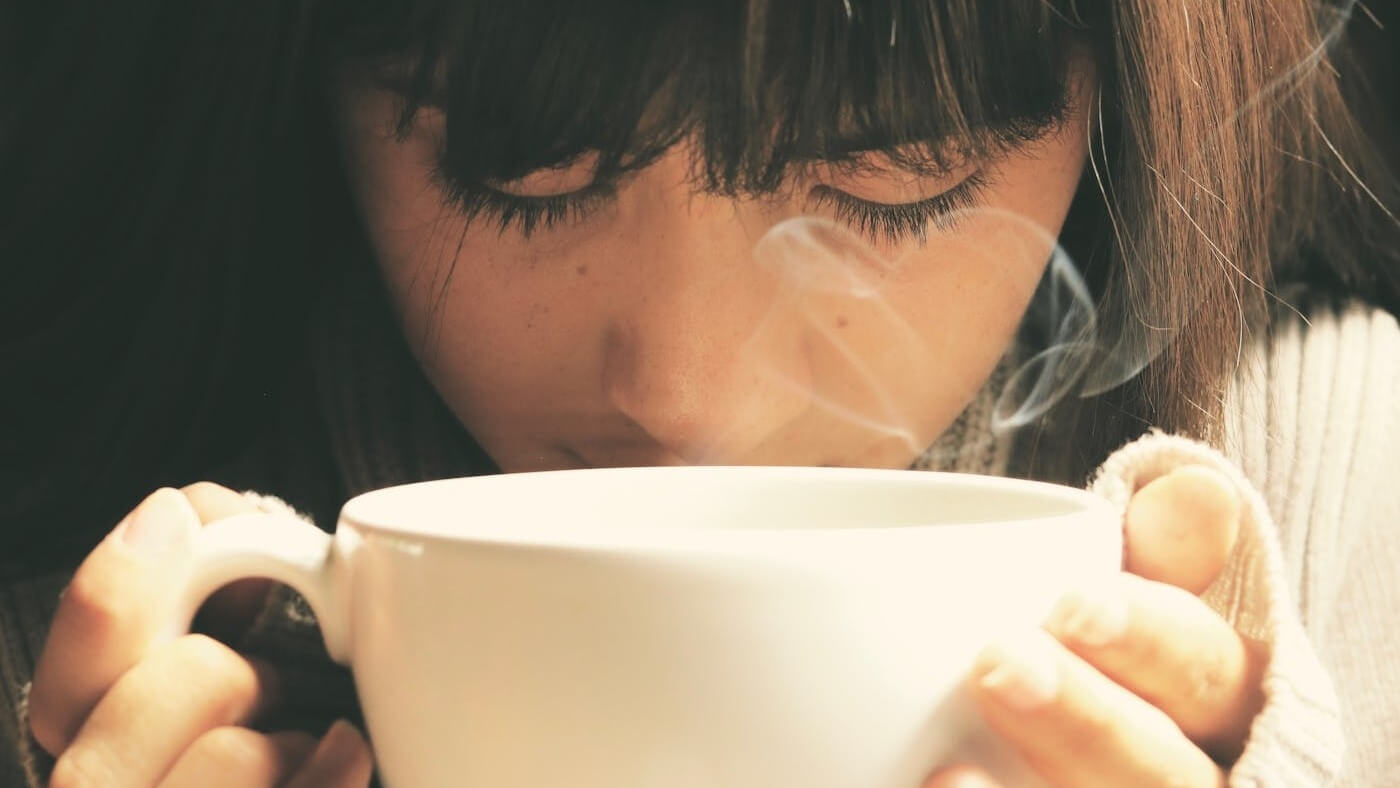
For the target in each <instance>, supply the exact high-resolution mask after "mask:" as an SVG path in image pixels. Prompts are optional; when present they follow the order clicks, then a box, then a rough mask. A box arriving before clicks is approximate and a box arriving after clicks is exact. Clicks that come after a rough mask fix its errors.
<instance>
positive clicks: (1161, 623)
mask: <svg viewBox="0 0 1400 788" xmlns="http://www.w3.org/2000/svg"><path fill="white" fill-rule="evenodd" d="M1045 629H1046V631H1047V632H1049V633H1050V634H1051V635H1054V636H1055V637H1056V638H1058V639H1059V640H1060V641H1061V642H1063V643H1064V644H1065V645H1066V646H1067V647H1068V648H1069V649H1070V650H1071V651H1073V652H1074V653H1075V654H1077V655H1079V656H1080V657H1082V658H1083V659H1084V660H1085V661H1087V662H1088V663H1090V664H1091V665H1094V666H1095V667H1097V668H1098V669H1099V670H1100V671H1102V672H1103V673H1104V675H1106V676H1107V677H1108V678H1110V679H1112V680H1113V681H1115V682H1117V683H1118V684H1121V685H1122V686H1124V687H1126V688H1127V689H1129V690H1131V691H1132V692H1133V693H1135V694H1136V695H1138V696H1139V697H1141V698H1143V699H1144V700H1146V701H1148V702H1149V703H1151V704H1152V705H1154V706H1156V707H1157V708H1159V709H1161V710H1162V711H1164V712H1166V714H1167V716H1168V717H1170V718H1171V719H1172V720H1173V721H1175V722H1176V724H1177V725H1178V726H1179V727H1180V728H1181V730H1182V732H1183V733H1185V734H1186V735H1187V736H1188V737H1189V738H1190V739H1191V740H1192V741H1195V742H1196V743H1197V744H1199V745H1200V746H1201V747H1203V748H1204V749H1205V750H1206V751H1207V752H1209V753H1210V754H1211V755H1213V756H1215V757H1216V758H1217V759H1218V760H1220V761H1221V762H1225V763H1229V762H1233V761H1234V760H1235V759H1236V758H1238V757H1239V754H1240V752H1241V750H1242V749H1243V747H1244V741H1245V739H1246V738H1247V737H1248V735H1249V726H1250V724H1251V722H1252V721H1253V720H1254V717H1255V716H1256V715H1257V714H1258V713H1259V710H1260V709H1262V708H1263V706H1264V692H1263V682H1262V677H1263V674H1264V669H1265V668H1266V667H1267V665H1268V651H1267V649H1266V648H1265V647H1264V646H1263V645H1262V644H1259V643H1256V642H1254V641H1250V640H1247V639H1245V638H1244V637H1243V636H1241V635H1240V634H1239V633H1238V632H1236V631H1235V629H1234V628H1233V627H1231V626H1230V624H1229V623H1228V622H1226V621H1225V620H1224V619H1223V618H1221V617H1220V616H1219V615H1218V614H1217V613H1216V612H1215V611H1213V610H1211V609H1210V608H1209V607H1208V606H1207V605H1206V604H1205V603H1204V602H1202V601H1201V600H1200V598H1199V597H1197V596H1195V595H1193V594H1191V593H1189V592H1187V591H1184V590H1182V589H1180V588H1175V587H1173V586H1169V585H1165V584H1163V583H1154V582H1152V581H1150V580H1144V579H1142V578H1140V577H1136V576H1134V575H1131V574H1127V573H1124V574H1122V575H1120V576H1119V577H1118V578H1116V579H1115V580H1114V581H1113V582H1112V583H1108V584H1105V585H1103V586H1100V587H1095V588H1088V589H1083V590H1080V591H1075V592H1071V593H1070V594H1068V595H1066V596H1065V597H1064V598H1063V599H1062V600H1060V602H1059V603H1058V604H1057V605H1056V606H1055V609H1054V610H1053V611H1051V613H1050V617H1049V618H1048V619H1047V620H1046V623H1045Z"/></svg>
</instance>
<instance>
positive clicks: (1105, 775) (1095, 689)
mask: <svg viewBox="0 0 1400 788" xmlns="http://www.w3.org/2000/svg"><path fill="white" fill-rule="evenodd" d="M972 686H973V692H974V695H975V696H976V698H977V701H978V705H979V706H980V708H981V710H982V714H983V717H984V718H985V719H986V721H987V724H988V725H989V726H990V727H991V728H992V729H993V730H995V731H996V732H997V733H998V734H999V735H1000V736H1001V737H1002V738H1003V739H1005V740H1006V741H1007V742H1008V743H1009V744H1011V745H1012V746H1013V747H1015V748H1016V749H1017V750H1018V751H1019V752H1020V753H1021V754H1022V755H1023V756H1024V757H1025V759H1026V761H1027V763H1029V764H1030V766H1031V767H1032V768H1033V769H1034V770H1035V771H1036V772H1037V773H1039V774H1040V775H1041V776H1042V777H1044V778H1045V779H1046V780H1048V781H1049V782H1050V783H1051V784H1054V785H1074V786H1082V787H1084V788H1089V787H1092V786H1122V785H1132V786H1141V787H1142V788H1152V787H1153V786H1167V785H1171V786H1179V787H1180V788H1219V787H1220V786H1223V785H1224V784H1225V783H1224V779H1225V778H1224V774H1223V773H1222V772H1221V771H1220V767H1219V766H1217V765H1216V764H1215V762H1214V761H1212V760H1211V759H1210V757H1209V756H1208V755H1206V754H1205V753H1204V752H1202V751H1201V750H1200V749H1199V748H1197V747H1196V746H1195V745H1194V744H1192V743H1191V741H1190V740H1189V739H1187V738H1186V736H1185V735H1184V734H1183V733H1182V732H1181V731H1180V730H1179V729H1178V728H1177V727H1176V725H1175V724H1174V723H1173V722H1172V721H1171V719H1169V718H1168V717H1167V716H1166V714H1164V713H1163V712H1162V711H1161V710H1159V709H1157V708H1155V707H1154V706H1152V705H1151V704H1149V703H1147V702H1146V701H1144V700H1143V699H1141V698H1139V697H1137V696H1136V695H1134V694H1132V693H1131V692H1129V691H1128V690H1126V689H1124V688H1123V687H1120V686H1118V685H1117V684H1114V683H1113V682H1112V681H1110V680H1109V679H1107V678H1106V677H1104V675H1103V674H1101V673H1099V672H1098V671H1097V670H1095V669H1094V668H1093V667H1092V666H1090V665H1089V664H1088V663H1086V662H1084V661H1083V660H1082V659H1080V658H1079V657H1077V656H1075V655H1074V654H1072V653H1070V652H1069V651H1068V650H1066V649H1065V648H1064V646H1062V645H1060V644H1059V643H1058V642H1056V641H1055V640H1054V639H1053V638H1051V637H1050V636H1049V635H1048V634H1046V633H1044V632H1034V633H1028V635H1027V636H1026V637H1024V638H1021V639H1018V640H1016V641H1014V642H1008V643H1004V644H1000V645H997V646H993V647H991V648H989V649H988V650H987V651H986V652H984V653H983V654H982V656H981V657H980V658H979V659H978V663H977V666H976V667H975V668H974V670H973V673H972Z"/></svg>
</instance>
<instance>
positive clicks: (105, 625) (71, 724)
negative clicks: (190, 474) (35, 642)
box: [29, 488, 200, 753]
mask: <svg viewBox="0 0 1400 788" xmlns="http://www.w3.org/2000/svg"><path fill="white" fill-rule="evenodd" d="M199 527H200V522H199V515H198V514H197V513H196V512H195V510H194V508H193V507H192V506H191V505H190V502H189V501H188V500H187V499H186V498H185V496H184V495H181V494H180V493H179V491H177V490H173V489H170V488H164V489H160V490H157V491H155V492H154V493H152V494H151V495H150V496H149V497H147V498H146V500H144V501H142V502H141V505H140V506H137V507H136V509H135V510H134V511H132V513H131V514H129V515H127V517H126V518H125V519H124V520H122V522H121V523H120V524H119V525H118V526H117V527H116V528H115V529H113V531H112V533H111V534H109V535H108V536H107V538H105V539H103V540H102V542H101V543H100V544H98V546H97V547H96V548H95V549H94V550H93V551H92V552H91V553H90V554H88V557H87V558H86V559H85V560H84V561H83V563H82V565H81V566H79V567H78V571H77V572H76V573H75V574H74V575H73V580H72V581H71V582H70V583H69V585H68V588H67V589H66V590H65V591H64V592H63V597H62V598H61V599H60V600H59V603H58V609H57V611H55V613H54V618H53V622H52V624H51V625H50V627H49V635H48V640H47V641H46V643H45V644H44V651H43V654H42V656H41V657H40V659H39V664H38V665H37V666H36V667H35V671H34V683H33V687H32V689H31V690H30V695H29V713H30V724H31V727H32V729H33V732H34V735H35V738H36V739H37V740H38V741H39V743H40V744H41V745H43V746H44V748H45V749H46V750H48V751H49V752H51V753H56V752H59V751H61V750H63V749H64V748H65V747H66V746H67V744H68V742H69V741H71V739H72V737H73V735H75V734H76V733H77V730H78V727H79V726H80V725H81V724H82V722H83V720H84V719H85V718H86V717H87V714H88V712H89V711H90V710H91V709H92V707H93V706H94V705H95V704H96V703H97V701H98V700H99V699H100V698H101V697H102V695H103V694H105V693H106V692H107V689H108V688H109V687H110V686H111V685H112V683H113V682H115V681H116V680H117V678H119V677H120V676H121V675H122V674H123V673H125V672H126V671H127V669H128V668H130V667H131V666H132V665H134V664H136V662H138V661H139V660H140V659H141V658H142V657H144V656H145V655H146V652H147V651H148V650H149V649H150V648H151V646H152V645H153V644H154V643H155V642H156V641H157V640H158V639H159V638H160V637H161V636H162V635H163V634H164V633H166V632H167V631H168V630H169V627H170V621H169V619H170V616H171V613H172V609H171V608H172V606H173V604H174V601H175V598H176V595H177V594H178V593H179V592H180V587H181V585H182V583H183V580H184V577H185V573H186V572H187V571H188V569H189V566H190V560H191V556H192V540H193V539H194V535H195V533H196V532H197V530H198V529H199Z"/></svg>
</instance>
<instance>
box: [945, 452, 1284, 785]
mask: <svg viewBox="0 0 1400 788" xmlns="http://www.w3.org/2000/svg"><path fill="white" fill-rule="evenodd" d="M1239 516H1240V504H1239V500H1238V498H1237V497H1236V494H1235V492H1234V489H1233V486H1232V485H1231V483H1230V482H1229V481H1228V480H1226V479H1225V478H1223V477H1221V476H1220V475H1219V474H1217V473H1215V472H1214V471H1211V470H1209V469H1206V468H1201V467H1186V468H1181V469H1178V470H1176V471H1174V472H1172V473H1169V474H1167V475H1165V476H1163V477H1161V478H1159V479H1156V480H1154V481H1153V482H1152V483H1150V484H1148V485H1146V486H1144V487H1143V488H1142V489H1141V490H1139V491H1138V492H1137V493H1136V494H1135V495H1134V496H1133V499H1132V501H1131V502H1130V503H1129V505H1128V511H1127V514H1126V517H1125V523H1124V537H1125V540H1126V548H1127V549H1126V554H1127V555H1126V558H1127V560H1126V566H1127V569H1128V570H1129V571H1128V572H1124V573H1122V574H1121V575H1119V576H1118V577H1117V578H1115V579H1114V581H1113V582H1111V583H1109V584H1108V585H1107V586H1105V587H1099V588H1088V589H1083V590H1080V591H1077V592H1074V593H1072V594H1070V595H1068V596H1067V597H1065V598H1064V599H1062V600H1061V601H1060V602H1059V604H1058V605H1057V606H1056V608H1055V610H1054V612H1052V613H1051V615H1050V617H1049V619H1048V620H1047V621H1046V623H1045V625H1044V628H1043V630H1038V631H1035V632H1028V633H1026V636H1025V637H1024V638H1022V639H1020V640H1017V641H1016V642H1011V643H1002V644H998V645H995V646H993V647H991V648H989V649H988V650H987V651H986V652H984V653H983V654H982V656H981V657H980V658H979V659H978V662H977V665H976V667H975V668H974V669H973V672H972V677H971V681H972V687H973V693H974V695H975V697H976V698H977V702H978V705H979V707H980V708H981V711H982V714H983V716H984V717H985V719H986V720H987V723H988V725H989V726H990V727H991V728H992V729H993V730H995V731H996V732H997V734H998V735H1000V736H1001V737H1002V738H1003V739H1005V740H1006V741H1007V742H1009V743H1010V744H1011V745H1012V746H1013V747H1015V748H1016V749H1017V750H1018V751H1019V752H1020V753H1021V754H1022V756H1023V757H1024V758H1025V759H1026V761H1027V762H1028V763H1029V764H1030V765H1031V767H1032V768H1033V769H1034V770H1035V771H1036V772H1037V773H1038V774H1039V775H1040V776H1041V777H1042V778H1044V779H1045V780H1046V781H1047V782H1049V783H1050V784H1052V785H1057V786H1075V787H1076V788H1078V787H1079V786H1100V785H1102V786H1110V785H1111V786H1122V785H1132V786H1167V785H1171V786H1186V787H1187V788H1196V787H1197V786H1211V787H1214V786H1222V785H1224V784H1225V772H1224V770H1223V768H1222V766H1221V765H1222V764H1225V765H1228V764H1230V763H1233V762H1234V760H1235V759H1237V758H1238V757H1239V755H1240V753H1241V751H1242V750H1243V748H1244V742H1245V739H1246V737H1247V735H1248V733H1249V727H1250V724H1251V722H1252V721H1253V719H1254V717H1255V716H1256V715H1257V714H1258V713H1259V710H1260V709H1261V708H1262V707H1263V703H1264V699H1263V689H1262V686H1261V679H1262V675H1263V672H1264V667H1265V665H1266V664H1267V660H1268V653H1267V651H1266V649H1265V647H1264V646H1263V645H1262V644H1259V643H1256V642H1252V641H1250V640H1248V639H1246V638H1244V637H1243V636H1241V635H1240V634H1239V633H1238V632H1236V631H1235V630H1234V629H1233V628H1232V627H1231V626H1230V625H1229V624H1228V623H1226V621H1225V620H1224V619H1222V618H1221V617H1220V616H1219V615H1217V614H1216V613H1215V612H1214V611H1212V610H1211V609H1210V608H1209V607H1207V606H1206V604H1205V603H1204V602H1202V601H1201V600H1200V599H1199V598H1198V597H1197V596H1196V594H1197V593H1199V592H1201V591H1203V590H1205V588H1206V587H1207V586H1209V585H1210V583H1211V582H1212V581H1213V580H1214V578H1215V577H1216V576H1217V575H1218V574H1219V572H1220V570H1221V568H1223V566H1224V564H1225V560H1226V559H1227V558H1228V556H1229V554H1230V551H1231V550H1232V549H1233V547H1234V542H1235V539H1236V536H1237V535H1238V533H1239ZM995 784H996V783H995V782H994V781H993V780H992V779H991V778H990V777H989V776H988V775H986V774H985V773H984V772H982V771H980V770H978V769H975V768H973V767H969V766H956V767H953V768H950V769H944V770H941V771H939V772H938V773H937V774H935V775H933V776H932V777H930V778H929V780H928V782H927V783H925V788H952V787H953V786H962V787H963V788H972V787H973V786H993V785H995Z"/></svg>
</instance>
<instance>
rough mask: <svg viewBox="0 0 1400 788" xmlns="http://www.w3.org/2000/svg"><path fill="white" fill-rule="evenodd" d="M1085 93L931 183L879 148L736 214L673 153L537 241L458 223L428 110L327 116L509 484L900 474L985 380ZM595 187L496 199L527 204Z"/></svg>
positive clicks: (378, 232)
mask: <svg viewBox="0 0 1400 788" xmlns="http://www.w3.org/2000/svg"><path fill="white" fill-rule="evenodd" d="M1077 82H1078V84H1079V89H1078V90H1077V95H1078V100H1076V101H1074V102H1073V107H1072V110H1071V113H1070V115H1069V117H1068V119H1067V121H1066V122H1065V123H1064V124H1062V125H1061V126H1060V127H1058V128H1057V129H1055V130H1053V131H1052V132H1051V133H1050V134H1049V135H1048V136H1046V137H1044V138H1043V139H1040V140H1038V141H1036V142H1033V143H1028V144H1027V145H1025V146H1024V147H1023V148H1022V149H1019V150H1016V151H1013V152H1012V153H1010V154H1008V155H1006V156H1004V157H1002V158H1000V159H999V160H996V161H989V162H979V163H969V164H967V165H966V166H964V167H962V168H960V169H957V170H956V171H953V172H949V173H947V174H946V175H941V176H936V177H928V176H918V175H915V174H912V173H908V172H904V171H901V170H900V169H898V168H897V167H895V166H893V165H892V164H891V163H890V162H889V161H888V160H887V159H886V158H884V157H882V156H879V155H871V156H869V157H866V159H865V160H864V161H863V162H862V163H863V164H864V165H866V166H865V167H863V168H861V169H860V170H859V171H849V170H837V169H835V168H832V167H824V166H822V165H820V164H814V165H813V166H811V167H808V168H805V169H804V171H802V172H800V173H796V174H795V175H794V176H793V177H792V178H791V179H790V183H788V184H787V185H786V186H785V187H784V189H783V190H781V192H780V193H779V194H775V195H768V196H765V197H762V198H752V199H743V198H741V199H734V198H729V197H723V196H717V195H714V194H710V193H706V192H704V191H702V190H699V189H697V188H696V187H695V185H694V183H693V180H692V179H691V178H690V177H689V175H690V172H691V163H692V155H691V154H692V152H691V150H690V148H689V146H688V145H686V144H685V143H684V142H683V143H681V144H680V145H678V146H676V147H675V148H673V149H671V150H670V151H668V152H667V153H666V154H665V155H664V156H662V157H661V158H660V159H658V160H656V161H655V162H654V163H653V164H652V165H651V166H649V167H647V168H646V169H643V170H641V171H639V172H636V173H633V174H632V175H630V176H629V177H628V178H627V179H626V180H624V181H623V182H621V183H619V184H618V185H617V188H616V190H615V195H614V196H611V197H604V198H602V199H597V200H592V201H590V202H589V203H587V204H586V205H577V206H574V207H571V208H570V209H568V210H567V211H565V212H564V215H562V216H556V218H557V219H558V221H555V222H553V223H550V224H549V226H547V227H546V226H544V225H545V224H546V223H545V222H544V221H542V220H541V221H539V222H536V223H535V226H534V227H533V231H532V232H530V233H528V234H527V233H526V232H525V231H524V228H523V227H522V226H521V224H520V223H519V222H518V221H516V222H512V223H510V224H509V225H508V226H506V227H505V228H504V229H502V222H501V221H500V219H501V217H500V216H499V215H478V216H476V218H475V219H474V220H472V221H468V219H467V216H466V215H465V214H464V213H463V211H461V210H460V209H458V208H456V207H454V205H453V204H452V203H451V201H450V200H449V198H448V196H447V195H446V194H445V192H444V189H443V188H442V187H441V186H440V185H439V184H438V182H437V181H436V179H435V178H434V177H433V167H434V163H435V161H436V156H437V152H438V150H439V146H440V144H441V134H442V118H441V117H440V116H438V115H436V114H435V112H434V111H432V110H425V111H423V112H422V113H421V114H420V116H419V117H418V118H417V122H416V125H415V129H414V131H413V133H412V135H411V136H409V137H408V138H407V139H404V140H396V139H395V138H394V136H393V134H392V133H391V132H390V129H392V127H393V124H394V120H395V118H396V113H397V111H398V103H397V101H396V99H395V97H394V96H393V95H392V94H391V93H388V92H387V91H379V90H373V89H366V88H347V89H346V90H345V92H344V94H343V98H344V102H343V112H342V120H343V129H344V136H345V142H346V150H347V157H348V162H349V166H350V167H351V172H352V180H353V181H354V185H355V189H356V193H357V196H358V200H359V202H360V206H361V209H362V211H363V214H364V217H365V220H366V224H367V226H368V229H369V232H370V235H371V240H372V242H373V244H374V247H375V250H376V252H377V254H378V260H379V263H380V267H381V270H382V272H383V277H384V280H385V282H386V283H387V285H388V289H389V292H390V294H391V296H392V299H393V303H394V305H395V307H396V309H397V311H398V313H399V315H400V318H401V320H402V323H403V328H404V332H405V336H406V337H407V338H408V340H409V344H410V346H411V347H412V348H413V351H414V353H415V354H416V355H417V357H418V359H419V361H420V363H421V364H422V366H423V368H424V369H425V371H426V373H427V375H428V377H429V379H430V380H432V382H433V384H434V385H435V386H436V387H437V389H438V391H439V392H440V393H441V395H442V397H443V399H444V400H445V401H446V402H447V404H448V405H449V407H450V408H451V409H452V410H453V412H454V413H455V414H456V415H457V418H458V419H459V420H460V421H461V422H462V424H463V425H465V426H466V428H467V429H468V430H469V431H470V432H471V433H472V435H473V436H475V437H476V439H477V440H478V441H479V442H480V443H481V445H482V446H483V448H485V450H486V451H487V452H488V453H490V455H491V456H492V458H493V459H494V460H495V461H496V462H497V463H498V465H499V466H500V467H501V468H502V470H505V471H525V470H544V469H555V468H576V467H586V466H618V465H662V464H676V463H703V464H773V465H778V464H781V465H845V466H869V467H901V466H905V465H907V464H908V463H909V462H910V461H911V460H912V459H913V458H914V457H915V456H916V455H917V454H918V453H919V452H920V451H921V450H922V449H923V448H924V447H925V446H927V445H928V444H929V443H931V442H932V441H933V439H934V438H936V437H937V435H938V434H939V433H940V432H942V430H943V429H945V428H946V427H947V426H948V425H949V424H950V423H951V422H952V420H953V419H954V418H956V416H957V415H958V413H959V412H960V411H961V409H962V408H963V407H964V406H965V405H966V403H967V402H968V401H969V399H970V398H971V397H972V395H973V394H974V393H975V392H976V390H977V389H978V388H979V387H980V386H981V385H982V383H983V382H984V381H985V380H986V378H987V376H988V375H989V374H990V373H991V371H992V369H993V368H994V367H995V366H996V364H997V362H998V360H999V359H1000V358H1001V356H1002V354H1003V353H1004V352H1005V350H1006V348H1007V346H1008V344H1009V343H1010V341H1011V339H1012V336H1013V333H1014V332H1015V330H1016V328H1017V326H1018V324H1019V322H1020V319H1021V315H1022V312H1023V311H1024V309H1025V307H1026V305H1027V303H1028V301H1029V299H1030V296H1031V294H1032V292H1033V290H1034V288H1035V285H1036V283H1037V282H1038V280H1039V278H1040V276H1041V273H1042V272H1043V270H1044V268H1045V264H1046V262H1047V260H1048V258H1049V256H1050V253H1051V251H1052V248H1053V244H1054V239H1055V237H1056V236H1057V235H1058V234H1059V230H1060V227H1061V225H1062V223H1063V222H1064V218H1065V214H1066V212H1067V211H1068V208H1069V204H1070V201H1071V198H1072V196H1073V194H1074V191H1075V188H1076V185H1077V183H1078V181H1079V178H1080V175H1081V173H1082V172H1083V169H1084V164H1085V155H1086V141H1085V140H1086V133H1085V128H1086V123H1085V117H1084V115H1083V112H1084V109H1083V108H1084V107H1085V106H1086V105H1087V104H1088V103H1089V102H1088V101H1087V93H1086V91H1087V90H1089V89H1090V85H1089V82H1090V81H1089V80H1088V79H1081V80H1078V81H1077ZM592 175H593V173H592V170H591V167H590V162H589V161H588V160H586V159H585V160H582V161H580V162H578V163H577V164H576V165H574V166H572V167H568V168H564V169H560V170H551V171H542V172H537V173H534V174H531V175H528V176H526V177H525V178H522V179H521V180H518V181H513V182H510V183H500V184H493V186H495V187H497V189H498V190H499V191H500V192H502V193H504V194H506V195H507V196H508V199H509V198H510V197H514V198H523V199H524V200H526V201H530V200H532V199H533V200H534V202H528V203H527V204H531V205H539V204H543V203H540V202H539V200H540V198H548V197H552V196H557V195H562V194H567V193H571V192H576V191H578V190H580V189H583V188H585V187H587V186H589V184H590V182H591V179H592ZM979 184H980V185H979ZM939 195H946V196H944V197H942V198H939ZM933 198H939V199H933ZM921 201H922V204H921V205H917V206H911V204H916V203H920V202H921ZM512 204H520V203H519V202H518V201H517V202H515V203H512ZM889 206H897V207H893V208H891V207H889ZM898 206H903V207H898ZM940 209H942V210H948V209H952V210H954V211H956V213H955V214H954V215H953V216H951V217H942V218H938V217H930V216H929V215H928V212H930V211H937V210H940ZM798 217H808V218H798ZM915 226H922V227H925V228H926V234H925V238H924V239H922V240H921V239H919V238H918V237H917V235H918V232H917V231H916V230H915V229H914V227H915Z"/></svg>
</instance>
